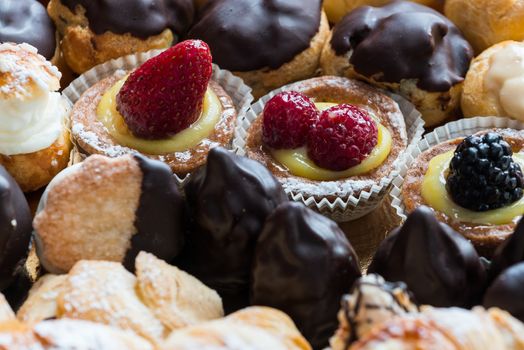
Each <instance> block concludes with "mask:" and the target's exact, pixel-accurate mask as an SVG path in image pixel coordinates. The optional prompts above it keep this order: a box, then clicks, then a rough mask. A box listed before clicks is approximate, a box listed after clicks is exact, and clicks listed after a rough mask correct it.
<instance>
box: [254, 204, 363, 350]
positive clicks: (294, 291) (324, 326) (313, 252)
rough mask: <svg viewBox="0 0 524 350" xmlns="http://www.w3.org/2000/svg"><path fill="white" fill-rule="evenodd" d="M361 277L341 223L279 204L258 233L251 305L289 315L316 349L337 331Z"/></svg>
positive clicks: (299, 208)
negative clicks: (343, 302)
mask: <svg viewBox="0 0 524 350" xmlns="http://www.w3.org/2000/svg"><path fill="white" fill-rule="evenodd" d="M358 277H360V268H359V263H358V258H357V256H356V254H355V252H354V251H353V248H352V247H351V245H350V243H349V242H348V240H347V238H346V236H345V235H344V233H343V232H342V230H341V229H340V228H339V227H338V226H337V224H336V223H335V222H334V221H332V220H330V219H328V218H326V217H324V216H322V215H320V214H318V213H316V212H314V211H312V210H311V209H309V208H307V207H305V206H304V205H302V204H299V203H295V202H287V203H283V204H281V205H279V206H278V207H277V209H276V210H275V211H274V212H273V214H271V215H270V216H269V217H268V219H267V221H266V224H265V225H264V230H263V231H262V234H261V235H260V238H259V240H258V243H257V248H256V252H255V258H254V262H253V281H252V285H251V301H252V303H253V304H254V305H265V306H271V307H275V308H277V309H280V310H282V311H284V312H286V313H287V314H288V315H289V316H291V318H292V319H293V320H294V321H295V323H296V324H297V327H298V329H299V330H300V331H301V333H302V334H304V336H305V337H306V338H307V339H308V341H309V342H310V343H311V344H312V345H313V347H314V348H315V349H317V348H321V347H324V346H325V345H327V341H328V339H329V337H330V336H331V335H332V334H333V331H334V330H335V329H336V328H337V312H338V309H339V307H340V299H341V297H342V295H343V294H344V293H347V292H348V291H349V289H350V288H351V286H352V285H353V282H355V280H356V279H357V278H358Z"/></svg>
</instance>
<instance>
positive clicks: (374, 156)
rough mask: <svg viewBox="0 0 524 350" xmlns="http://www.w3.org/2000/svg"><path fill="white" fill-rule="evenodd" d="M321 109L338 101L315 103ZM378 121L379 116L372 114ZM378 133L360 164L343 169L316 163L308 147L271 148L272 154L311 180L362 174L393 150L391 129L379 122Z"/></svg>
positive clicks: (288, 167) (291, 171)
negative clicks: (324, 166)
mask: <svg viewBox="0 0 524 350" xmlns="http://www.w3.org/2000/svg"><path fill="white" fill-rule="evenodd" d="M315 105H316V106H317V108H318V109H319V110H321V111H322V110H325V109H328V108H330V107H333V106H336V105H337V104H336V103H330V102H317V103H315ZM370 115H371V116H372V117H373V119H374V120H375V121H376V122H377V118H376V117H375V116H373V115H372V114H370ZM377 128H378V135H377V145H376V146H375V148H374V149H373V151H372V152H371V153H370V154H369V155H368V156H367V157H366V159H364V160H363V161H362V162H361V163H360V164H358V165H356V166H354V167H351V168H349V169H347V170H343V171H332V170H328V169H324V168H321V167H319V166H318V165H316V164H315V163H314V162H313V161H312V160H311V159H310V158H309V157H308V155H307V150H306V147H300V148H295V149H281V150H271V155H272V156H273V158H275V159H276V160H277V161H278V162H279V163H280V164H282V165H283V166H284V167H286V168H287V170H288V171H289V172H290V173H291V174H293V175H295V176H300V177H304V178H307V179H310V180H317V181H333V180H339V179H343V178H347V177H350V176H357V175H362V174H365V173H368V172H370V171H371V170H373V169H375V168H378V167H379V166H380V165H381V164H382V163H384V161H385V160H386V158H387V157H388V156H389V153H390V152H391V145H392V143H393V139H392V137H391V133H390V132H389V130H388V129H387V128H386V127H385V126H383V125H381V124H378V122H377Z"/></svg>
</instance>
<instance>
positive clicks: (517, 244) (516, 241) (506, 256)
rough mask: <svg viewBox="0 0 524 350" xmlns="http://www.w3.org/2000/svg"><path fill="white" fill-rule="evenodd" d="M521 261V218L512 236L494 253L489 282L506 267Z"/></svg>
mask: <svg viewBox="0 0 524 350" xmlns="http://www.w3.org/2000/svg"><path fill="white" fill-rule="evenodd" d="M522 261H524V219H522V218H521V219H520V222H519V223H518V224H517V227H515V231H514V232H513V234H512V235H511V236H510V237H509V238H508V239H507V240H506V241H505V242H504V243H502V244H501V245H500V246H499V247H498V248H497V250H496V251H495V255H494V256H493V259H492V260H491V265H490V269H489V278H490V280H493V279H495V278H496V277H497V276H498V275H499V274H500V273H501V272H502V271H503V270H505V269H507V268H508V267H510V266H512V265H515V264H517V263H519V262H522ZM523 288H524V287H523Z"/></svg>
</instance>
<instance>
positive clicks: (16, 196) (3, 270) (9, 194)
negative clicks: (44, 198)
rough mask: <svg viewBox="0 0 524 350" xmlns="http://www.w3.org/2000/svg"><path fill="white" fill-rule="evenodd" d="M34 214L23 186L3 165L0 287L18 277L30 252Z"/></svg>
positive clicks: (0, 185)
mask: <svg viewBox="0 0 524 350" xmlns="http://www.w3.org/2000/svg"><path fill="white" fill-rule="evenodd" d="M31 221H32V216H31V210H30V209H29V205H28V204H27V200H26V199H25V197H24V194H23V193H22V190H21V189H20V187H19V186H18V184H17V183H16V182H15V180H14V179H13V178H12V177H11V175H9V173H8V172H7V171H6V170H5V168H4V167H3V166H1V165H0V290H4V289H6V288H7V287H9V285H10V284H11V282H12V281H13V279H14V278H15V270H16V269H17V268H18V267H19V265H22V264H23V263H24V262H25V259H26V257H27V254H28V252H29V241H30V239H31V232H32V225H31Z"/></svg>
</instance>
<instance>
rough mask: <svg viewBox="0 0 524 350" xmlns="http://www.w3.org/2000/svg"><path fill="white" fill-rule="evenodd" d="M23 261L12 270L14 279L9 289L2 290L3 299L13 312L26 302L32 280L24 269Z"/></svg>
mask: <svg viewBox="0 0 524 350" xmlns="http://www.w3.org/2000/svg"><path fill="white" fill-rule="evenodd" d="M24 264H25V260H23V261H21V262H20V264H19V265H17V267H16V268H15V270H14V274H13V276H14V278H13V281H12V282H11V284H10V285H9V287H7V288H6V289H4V290H2V294H4V296H5V299H6V300H7V302H8V303H9V305H10V306H11V309H13V310H14V311H15V312H16V311H18V309H19V308H20V307H21V306H22V304H23V303H24V302H25V301H26V299H27V297H28V295H29V291H30V290H31V287H33V284H34V280H33V278H32V277H31V275H30V274H29V271H27V269H26V267H25V265H24Z"/></svg>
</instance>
